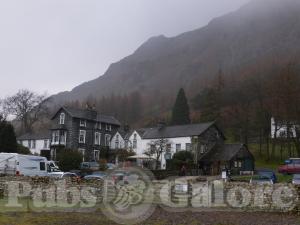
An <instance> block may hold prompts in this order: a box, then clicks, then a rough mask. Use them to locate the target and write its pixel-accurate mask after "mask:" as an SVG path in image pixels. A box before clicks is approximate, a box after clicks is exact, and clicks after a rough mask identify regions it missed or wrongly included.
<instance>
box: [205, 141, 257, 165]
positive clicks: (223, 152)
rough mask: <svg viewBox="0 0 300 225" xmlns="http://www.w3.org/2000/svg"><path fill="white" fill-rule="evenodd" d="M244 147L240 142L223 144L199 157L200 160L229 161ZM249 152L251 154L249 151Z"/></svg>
mask: <svg viewBox="0 0 300 225" xmlns="http://www.w3.org/2000/svg"><path fill="white" fill-rule="evenodd" d="M243 147H245V145H242V144H224V145H222V146H218V147H215V148H213V149H212V150H211V151H210V152H208V153H207V154H206V155H204V156H203V157H202V158H201V161H211V162H212V161H230V160H231V159H232V158H233V157H234V156H236V155H237V154H238V153H239V152H240V150H241V149H242V148H243ZM249 154H251V153H250V152H249Z"/></svg>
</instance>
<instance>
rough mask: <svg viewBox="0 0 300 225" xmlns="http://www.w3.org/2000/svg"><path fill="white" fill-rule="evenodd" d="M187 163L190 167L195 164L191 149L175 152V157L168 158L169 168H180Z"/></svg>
mask: <svg viewBox="0 0 300 225" xmlns="http://www.w3.org/2000/svg"><path fill="white" fill-rule="evenodd" d="M183 165H185V166H187V167H188V168H189V169H191V168H193V166H194V156H193V154H192V153H191V152H189V151H180V152H177V153H175V154H174V156H173V159H171V160H168V162H167V168H168V169H170V170H180V169H181V167H182V166H183Z"/></svg>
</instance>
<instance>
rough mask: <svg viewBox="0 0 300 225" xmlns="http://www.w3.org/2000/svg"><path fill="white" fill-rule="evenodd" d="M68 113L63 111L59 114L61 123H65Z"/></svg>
mask: <svg viewBox="0 0 300 225" xmlns="http://www.w3.org/2000/svg"><path fill="white" fill-rule="evenodd" d="M65 118H66V114H64V113H61V114H60V116H59V124H65Z"/></svg>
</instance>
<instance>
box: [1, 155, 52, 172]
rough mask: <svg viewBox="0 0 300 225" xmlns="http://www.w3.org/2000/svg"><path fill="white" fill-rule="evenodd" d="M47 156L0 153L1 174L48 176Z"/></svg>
mask: <svg viewBox="0 0 300 225" xmlns="http://www.w3.org/2000/svg"><path fill="white" fill-rule="evenodd" d="M48 170H49V166H48V162H47V158H46V157H41V156H33V155H21V154H17V153H0V174H7V175H16V176H19V175H24V176H48Z"/></svg>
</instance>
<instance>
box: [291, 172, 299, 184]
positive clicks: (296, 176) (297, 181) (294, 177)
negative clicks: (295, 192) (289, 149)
mask: <svg viewBox="0 0 300 225" xmlns="http://www.w3.org/2000/svg"><path fill="white" fill-rule="evenodd" d="M292 183H293V184H296V185H300V174H294V176H293V180H292Z"/></svg>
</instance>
